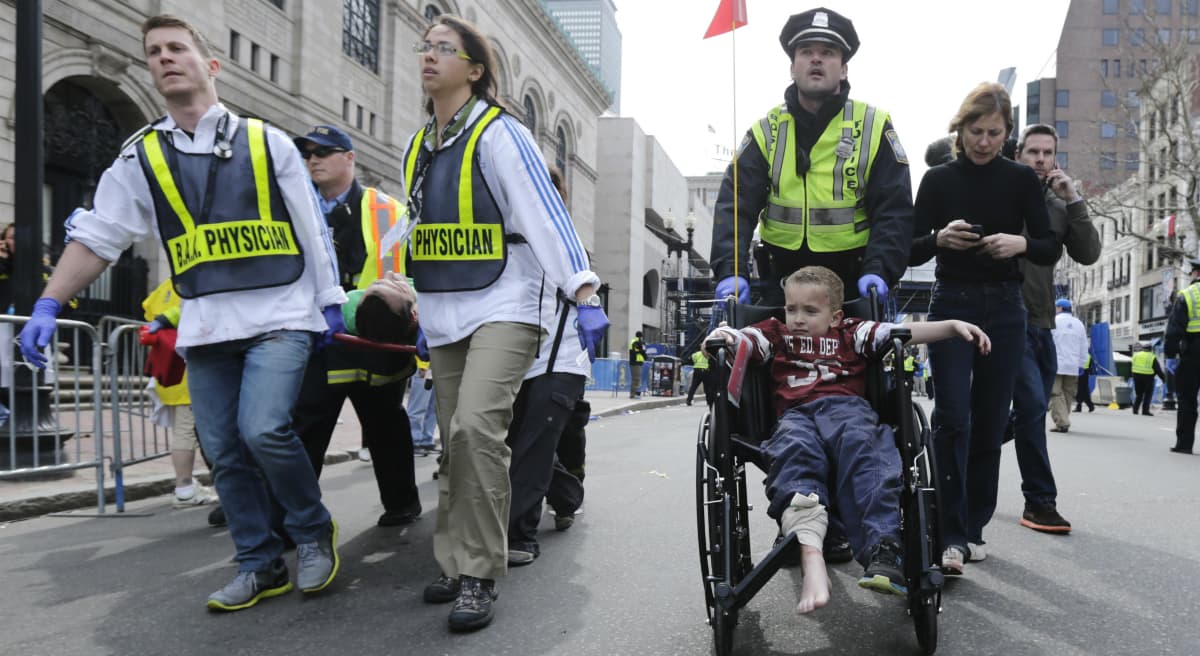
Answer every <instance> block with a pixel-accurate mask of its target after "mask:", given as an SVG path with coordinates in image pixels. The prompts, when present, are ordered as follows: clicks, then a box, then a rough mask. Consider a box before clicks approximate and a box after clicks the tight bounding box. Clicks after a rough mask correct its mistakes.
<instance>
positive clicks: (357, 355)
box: [292, 125, 421, 526]
mask: <svg viewBox="0 0 1200 656" xmlns="http://www.w3.org/2000/svg"><path fill="white" fill-rule="evenodd" d="M294 141H295V143H296V148H298V149H299V150H300V154H301V156H303V157H304V161H305V163H306V164H307V165H308V173H309V175H310V176H311V177H312V181H313V186H314V187H315V188H316V190H317V202H318V203H319V204H320V206H321V211H322V212H323V213H324V214H325V222H326V224H327V225H328V226H329V231H330V232H331V233H333V245H334V249H335V250H336V251H337V261H338V271H339V272H341V276H342V279H341V282H342V287H343V288H344V289H345V290H346V291H347V292H350V291H352V290H355V289H366V288H367V287H368V286H370V284H371V283H372V282H374V281H375V280H376V279H378V278H380V277H381V276H382V275H383V274H384V273H386V272H388V271H391V272H394V273H403V272H404V251H403V247H404V244H399V243H393V245H392V246H391V248H389V249H388V250H387V251H386V252H383V253H381V252H380V251H379V249H380V246H381V245H382V244H381V243H380V242H381V240H383V239H384V238H385V237H386V235H387V234H388V231H389V230H390V229H391V228H392V227H393V226H394V225H395V224H396V220H397V219H399V218H400V217H401V215H402V214H403V207H402V206H401V205H400V203H399V202H398V201H397V200H396V199H394V198H392V197H391V196H388V195H387V194H384V193H383V192H381V191H379V190H378V189H374V188H371V187H363V186H362V185H360V184H359V183H358V180H357V179H356V178H355V175H354V170H355V166H354V160H355V153H354V142H353V141H351V139H350V137H349V136H348V135H347V134H346V133H345V132H343V131H341V130H339V129H338V128H336V127H333V126H331V125H318V126H316V127H314V128H313V129H312V131H311V132H309V133H308V134H307V135H305V136H303V137H298V138H296V139H295V140H294ZM393 242H394V240H393ZM395 337H396V338H397V339H399V338H400V337H401V336H400V335H397V336H395ZM413 368H414V363H413V358H412V357H411V356H409V355H404V354H397V353H389V352H385V351H368V350H365V349H362V348H358V347H352V346H345V345H341V344H338V343H334V344H331V345H329V346H328V347H326V348H324V349H321V350H320V351H317V352H314V353H313V354H312V356H311V357H310V358H309V361H308V368H307V370H306V371H305V375H304V383H303V385H301V387H300V398H299V399H297V401H296V408H295V410H294V411H293V413H292V421H293V422H294V423H293V426H294V427H295V429H296V433H298V434H299V435H300V441H301V442H303V443H304V448H305V450H307V451H308V456H309V459H310V460H311V462H312V466H313V469H314V470H315V471H316V472H317V476H318V477H320V475H321V468H322V466H323V465H324V464H325V451H326V450H327V449H328V448H329V440H330V438H332V437H333V430H334V428H335V427H336V426H337V418H338V414H340V413H341V411H342V406H343V405H345V403H346V399H347V398H349V399H350V403H352V404H353V405H354V412H355V414H357V415H358V421H359V424H360V425H361V426H362V434H363V438H364V441H365V443H366V445H367V446H368V447H369V448H370V449H371V465H372V467H373V468H374V470H375V483H376V484H377V485H378V486H379V497H380V500H381V501H382V503H383V510H384V512H383V515H382V516H380V518H379V522H378V523H379V525H380V526H400V525H403V524H409V523H411V522H413V521H414V520H416V519H417V518H418V517H420V515H421V499H420V497H419V496H418V494H417V482H416V479H415V477H414V474H413V445H412V440H411V439H410V437H409V433H410V428H409V422H408V413H407V412H406V411H405V409H404V405H403V403H401V401H402V400H403V398H404V383H405V381H406V380H408V377H409V376H410V375H411V374H412V372H413Z"/></svg>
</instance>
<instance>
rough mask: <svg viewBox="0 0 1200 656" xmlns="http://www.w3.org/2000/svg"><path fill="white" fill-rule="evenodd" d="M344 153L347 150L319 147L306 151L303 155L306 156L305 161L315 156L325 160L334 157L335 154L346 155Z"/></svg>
mask: <svg viewBox="0 0 1200 656" xmlns="http://www.w3.org/2000/svg"><path fill="white" fill-rule="evenodd" d="M344 152H346V149H345V148H334V147H333V146H317V147H316V148H313V149H312V150H306V151H304V152H303V153H301V154H302V155H303V156H304V159H308V158H310V157H312V156H313V155H316V156H317V157H319V158H321V159H325V158H326V157H329V156H330V155H332V154H334V153H344Z"/></svg>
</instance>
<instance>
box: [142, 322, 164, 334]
mask: <svg viewBox="0 0 1200 656" xmlns="http://www.w3.org/2000/svg"><path fill="white" fill-rule="evenodd" d="M162 329H163V324H162V322H161V321H159V320H158V319H155V320H154V321H151V322H150V323H148V324H146V332H148V333H150V334H151V335H153V334H154V333H156V332H158V331H160V330H162Z"/></svg>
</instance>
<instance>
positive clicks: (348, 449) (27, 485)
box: [0, 391, 684, 522]
mask: <svg viewBox="0 0 1200 656" xmlns="http://www.w3.org/2000/svg"><path fill="white" fill-rule="evenodd" d="M584 397H585V398H586V399H587V400H588V402H589V403H591V405H592V420H593V421H597V420H602V418H604V417H611V416H614V415H621V414H625V413H629V412H634V411H641V410H650V409H653V408H661V407H664V406H669V405H678V404H680V403H683V401H684V399H683V397H677V396H675V397H672V396H667V397H652V396H649V395H644V396H643V397H642V398H641V399H630V398H629V395H628V393H627V392H618V393H616V394H615V395H614V394H613V393H612V392H605V391H590V392H587V393H586V394H585V395H584ZM360 435H361V432H360V429H359V425H358V418H357V417H355V415H354V410H353V408H352V407H351V406H350V404H349V403H347V404H346V406H345V407H344V408H343V410H342V414H341V417H339V418H338V425H337V428H335V429H334V432H333V439H332V440H330V443H329V450H328V452H326V454H325V464H326V465H327V466H328V465H332V464H337V463H343V462H349V461H350V460H352V459H355V458H357V457H358V449H359V447H360V446H361V441H360V440H361V437H360ZM78 439H82V438H78ZM64 448H73V447H71V446H70V442H68V443H67V445H66V446H65V447H64ZM196 462H197V472H196V477H197V478H198V479H200V480H201V481H202V482H203V483H205V484H208V483H209V480H208V472H207V470H206V469H204V462H203V461H202V460H201V459H200V457H199V455H197V457H196ZM104 484H105V492H106V497H107V503H106V506H105V512H106V513H116V512H117V509H116V506H115V505H113V504H114V493H113V477H112V473H111V470H109V469H106V471H105V473H104ZM174 487H175V475H174V473H173V470H172V468H171V462H170V459H169V458H158V459H156V460H150V461H148V462H143V463H139V464H136V465H133V466H129V467H127V468H126V469H125V485H124V490H125V501H127V502H128V501H134V500H137V499H144V498H147V497H152V496H160V495H165V494H170V493H171V492H172V491H173V490H174ZM68 510H79V511H80V512H95V510H96V476H95V470H94V469H87V470H77V471H74V472H68V473H65V474H58V475H56V477H54V478H41V479H29V480H0V522H6V521H13V520H17V519H25V518H29V517H35V516H38V515H45V514H47V513H54V512H63V511H68Z"/></svg>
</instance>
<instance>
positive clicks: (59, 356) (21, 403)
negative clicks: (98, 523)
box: [0, 315, 105, 513]
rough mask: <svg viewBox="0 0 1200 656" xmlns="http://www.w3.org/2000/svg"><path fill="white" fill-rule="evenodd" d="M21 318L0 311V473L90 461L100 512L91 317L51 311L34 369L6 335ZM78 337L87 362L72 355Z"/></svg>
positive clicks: (101, 456) (8, 476) (97, 368)
mask: <svg viewBox="0 0 1200 656" xmlns="http://www.w3.org/2000/svg"><path fill="white" fill-rule="evenodd" d="M28 321H29V317H23V316H14V315H0V344H2V345H3V348H0V388H3V392H2V393H0V398H2V399H3V403H4V404H5V406H4V410H5V411H6V413H0V415H3V417H2V418H0V422H2V423H0V480H12V479H29V478H33V477H43V476H47V475H53V474H58V473H65V472H70V471H73V470H81V469H95V475H96V509H97V512H99V513H103V512H104V510H105V508H104V460H105V450H104V447H105V444H104V437H105V435H104V422H103V421H102V417H101V402H102V399H103V376H102V373H101V372H102V370H101V350H102V346H103V343H102V342H101V340H100V338H99V333H97V331H96V329H95V328H94V327H92V326H91V325H89V324H86V323H83V322H81V321H70V320H66V319H59V320H58V321H57V322H56V326H57V329H56V332H55V333H54V336H53V339H52V340H51V345H52V346H51V347H50V348H48V349H47V351H48V358H47V360H48V361H47V367H46V369H45V370H41V369H37V368H36V367H33V366H32V365H29V364H27V363H25V362H24V359H23V358H22V357H21V355H20V352H19V351H18V350H17V348H16V346H17V340H16V339H14V337H15V335H16V334H17V333H18V332H19V331H20V329H21V328H22V327H23V326H24V325H25V324H26V323H27V322H28ZM84 345H86V346H87V347H88V348H87V349H86V350H87V352H88V353H90V354H91V357H90V363H80V362H78V361H74V359H75V358H77V355H78V354H79V353H81V352H83V351H84V350H85V349H83V348H82V347H83V346H84ZM64 346H65V347H66V349H65V350H64V348H63V347H64ZM89 406H90V408H89ZM68 442H70V444H68Z"/></svg>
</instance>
